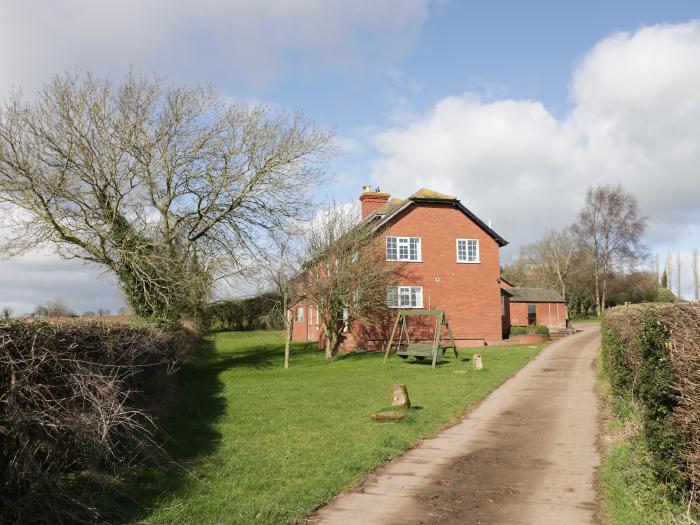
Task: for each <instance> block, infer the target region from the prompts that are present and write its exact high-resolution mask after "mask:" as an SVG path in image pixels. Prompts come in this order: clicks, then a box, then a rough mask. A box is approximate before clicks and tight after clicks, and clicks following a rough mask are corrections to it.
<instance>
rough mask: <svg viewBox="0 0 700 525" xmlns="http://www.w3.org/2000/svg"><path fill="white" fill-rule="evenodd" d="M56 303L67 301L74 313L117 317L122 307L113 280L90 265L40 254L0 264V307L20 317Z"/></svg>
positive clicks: (16, 258) (28, 255)
mask: <svg viewBox="0 0 700 525" xmlns="http://www.w3.org/2000/svg"><path fill="white" fill-rule="evenodd" d="M55 299H64V300H66V301H67V304H68V306H69V307H70V308H71V309H73V310H74V311H76V312H77V313H82V312H85V311H87V310H92V311H95V310H97V309H98V308H109V309H111V310H112V312H114V313H116V311H117V309H118V308H119V307H120V306H123V304H124V303H123V301H122V299H121V298H120V296H119V293H118V291H117V286H116V285H115V283H114V280H113V279H112V278H111V277H110V276H108V275H104V274H103V273H102V272H101V271H100V270H99V269H98V268H96V267H95V266H93V265H84V264H81V263H79V262H77V261H66V260H64V259H61V258H60V257H58V256H57V255H51V254H45V253H40V252H32V253H29V254H26V255H23V256H20V257H15V258H13V259H10V260H8V261H2V262H0V307H6V306H8V307H10V308H12V310H13V311H14V313H15V315H22V314H27V313H30V312H31V311H32V310H34V307H36V306H37V305H39V304H43V303H45V302H46V301H51V300H55Z"/></svg>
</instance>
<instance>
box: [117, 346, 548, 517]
mask: <svg viewBox="0 0 700 525" xmlns="http://www.w3.org/2000/svg"><path fill="white" fill-rule="evenodd" d="M282 344H283V340H282V336H281V334H280V333H278V332H248V333H235V332H222V333H219V334H216V335H214V336H213V338H212V344H211V347H210V348H209V349H208V350H206V352H205V353H204V354H203V355H201V356H199V357H198V358H197V359H196V360H195V361H194V362H192V363H189V364H187V365H186V366H185V367H184V369H183V370H182V371H181V373H180V376H181V377H180V381H181V390H182V392H183V393H184V396H185V398H184V399H183V401H182V402H181V403H180V404H179V406H178V410H177V411H176V412H175V413H174V414H172V415H171V416H170V417H169V418H168V419H167V432H168V435H169V438H168V440H167V451H168V453H169V454H170V456H171V457H172V458H173V459H174V460H175V461H176V462H177V463H178V466H171V467H163V468H151V469H148V470H141V471H139V472H138V473H136V475H134V476H133V477H132V478H130V479H129V480H127V481H125V482H124V483H123V484H122V486H121V488H120V491H121V495H122V496H121V499H122V502H121V504H122V506H123V507H124V506H126V507H127V508H128V509H129V512H128V513H127V514H122V516H121V517H122V519H124V520H125V521H145V522H148V523H284V522H292V521H295V520H298V519H300V518H302V517H304V516H307V515H309V514H310V513H311V512H313V511H314V509H316V508H317V507H318V506H319V505H322V504H323V503H325V502H328V501H330V500H331V499H332V498H333V496H334V495H335V494H337V493H339V492H341V491H344V490H348V489H350V488H351V487H353V486H354V485H356V484H357V483H358V482H360V481H361V480H362V479H363V477H364V476H365V475H366V474H367V473H368V472H370V471H371V470H373V469H375V468H376V467H378V466H379V465H381V464H383V463H385V462H387V461H389V460H391V459H392V458H395V457H396V456H398V455H399V454H401V453H402V452H403V451H405V450H406V449H407V448H410V447H412V446H414V445H415V444H416V443H417V442H418V441H419V440H420V439H422V438H424V437H426V436H430V435H432V434H434V433H435V432H436V431H437V430H439V429H440V428H443V427H445V426H447V425H449V424H450V423H453V422H455V421H457V420H458V419H459V418H460V416H461V415H462V414H463V413H464V411H465V409H468V408H469V407H472V406H474V405H475V404H476V403H478V402H479V401H480V400H481V399H483V398H484V396H486V394H488V393H489V392H490V391H492V390H493V389H494V388H496V387H497V386H499V385H500V384H501V383H503V382H504V381H505V380H506V379H507V378H508V377H510V376H512V375H513V374H514V373H515V372H516V371H517V370H518V369H520V368H521V367H522V366H523V365H524V364H526V363H527V362H528V361H529V360H530V359H532V358H533V357H534V356H535V355H536V354H537V353H538V351H539V349H540V348H541V345H537V346H520V347H519V346H510V347H502V348H499V347H488V348H479V349H478V350H477V349H473V350H474V351H478V352H480V353H481V354H482V355H483V357H484V363H485V369H484V370H482V371H479V372H476V371H473V370H472V369H471V356H472V355H473V353H474V351H471V350H462V351H460V354H459V359H455V358H454V357H451V358H448V359H447V360H446V361H444V362H443V363H441V364H440V365H439V366H438V367H437V369H435V370H433V369H431V367H430V363H429V362H428V361H427V360H426V362H424V363H419V362H415V361H413V360H412V359H411V360H408V361H402V360H401V359H399V358H398V357H396V356H392V357H391V358H390V359H389V360H388V362H387V363H386V365H384V366H383V365H382V359H383V356H382V355H380V354H376V353H371V354H352V355H343V356H340V357H339V358H338V359H336V360H334V361H332V362H327V361H326V360H325V359H324V357H323V354H322V353H320V352H318V351H315V350H314V349H313V345H310V344H307V345H303V344H298V345H295V346H294V348H293V353H292V360H291V368H290V369H288V370H285V369H283V368H282V348H283V346H282ZM450 356H452V353H451V352H450ZM394 383H405V384H406V385H407V386H408V392H409V396H410V398H411V402H412V404H413V408H412V409H411V410H409V412H408V415H407V417H405V418H404V419H403V420H401V421H397V422H388V423H378V422H375V421H372V420H371V419H370V415H371V414H373V413H376V412H381V411H385V410H387V409H389V407H388V406H387V405H388V404H389V390H390V387H391V385H392V384H394Z"/></svg>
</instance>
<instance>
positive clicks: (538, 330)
mask: <svg viewBox="0 0 700 525" xmlns="http://www.w3.org/2000/svg"><path fill="white" fill-rule="evenodd" d="M531 331H532V333H535V334H538V335H549V328H547V327H546V326H545V325H543V324H537V325H535V326H533V327H532V328H531Z"/></svg>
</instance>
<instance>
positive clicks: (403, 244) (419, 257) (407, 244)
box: [386, 235, 423, 262]
mask: <svg viewBox="0 0 700 525" xmlns="http://www.w3.org/2000/svg"><path fill="white" fill-rule="evenodd" d="M390 239H395V240H396V257H391V256H390V255H389V242H390ZM412 241H413V242H414V244H415V245H416V250H415V252H416V258H415V259H411V243H412ZM422 244H423V243H422V242H421V238H420V237H397V236H395V235H387V237H386V260H387V261H401V262H423V253H422V250H421V245H422ZM401 248H404V249H405V253H406V256H405V257H402V256H401Z"/></svg>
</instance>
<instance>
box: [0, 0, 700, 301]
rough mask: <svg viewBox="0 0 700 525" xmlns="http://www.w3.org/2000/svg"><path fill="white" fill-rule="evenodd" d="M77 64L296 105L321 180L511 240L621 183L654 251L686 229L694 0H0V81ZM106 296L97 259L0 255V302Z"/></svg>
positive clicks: (693, 225) (327, 191)
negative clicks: (421, 193) (454, 217)
mask: <svg viewBox="0 0 700 525" xmlns="http://www.w3.org/2000/svg"><path fill="white" fill-rule="evenodd" d="M78 67H80V68H83V69H87V70H90V71H92V72H95V73H97V74H99V75H104V76H109V77H110V78H114V79H115V80H119V78H120V77H122V76H123V75H124V73H125V72H126V71H128V70H129V69H130V68H134V69H136V70H138V71H142V72H145V73H155V74H158V75H161V76H164V77H166V78H168V79H169V80H171V81H172V82H174V83H183V84H194V83H197V84H210V85H213V86H215V87H216V88H217V89H218V90H219V91H220V93H221V94H222V96H223V97H225V98H226V99H228V100H239V101H243V102H247V103H254V104H269V105H273V106H276V107H281V108H287V109H290V110H292V111H301V112H303V113H304V114H306V115H307V116H309V117H310V118H312V119H313V120H314V121H315V122H316V123H318V124H319V125H320V126H323V127H325V128H329V129H332V130H333V131H334V132H335V134H336V141H337V144H338V146H339V148H340V150H341V151H342V154H341V155H340V156H338V157H337V158H335V159H333V161H332V162H331V163H330V165H329V167H328V168H329V171H330V174H331V176H332V183H330V184H328V185H324V186H323V187H322V188H317V189H315V194H316V195H317V197H318V198H319V199H334V200H336V201H339V202H349V201H354V200H356V199H357V197H358V195H359V192H360V189H361V187H362V186H363V185H364V184H371V185H373V186H379V187H380V188H381V189H382V190H383V191H388V192H390V193H391V194H392V195H395V196H397V197H406V196H408V195H410V194H411V193H413V192H414V191H415V190H417V189H418V188H420V187H423V186H427V187H430V188H432V189H435V190H437V191H441V192H444V193H452V194H454V195H456V196H457V197H458V198H460V199H461V201H462V202H463V203H464V204H465V205H466V206H467V207H468V208H470V209H471V210H472V211H474V212H475V213H477V214H478V215H479V216H480V217H482V218H483V219H484V220H488V219H490V220H491V222H492V225H493V227H494V229H495V230H496V231H498V232H499V234H501V235H502V236H503V237H505V238H506V239H508V240H509V241H510V245H509V247H507V248H506V249H505V250H504V251H503V252H502V263H507V262H508V261H509V260H510V258H512V257H513V256H514V255H515V254H516V253H517V249H518V247H520V246H522V245H523V244H526V243H528V242H532V241H534V240H536V239H538V238H539V237H541V236H542V234H543V233H545V232H546V231H547V230H548V229H550V228H561V227H564V226H566V225H568V224H570V223H571V222H572V221H573V220H574V219H575V217H576V214H577V212H578V210H579V209H580V207H581V205H582V203H583V199H584V197H585V191H586V189H587V188H589V187H591V186H592V185H595V184H599V183H621V184H622V185H623V186H624V188H625V189H627V190H629V191H631V192H633V193H634V194H635V196H636V197H637V199H638V200H639V204H640V207H641V209H642V212H643V213H644V215H645V216H646V217H647V218H648V229H647V234H646V236H645V242H646V244H647V246H648V249H649V251H650V253H651V254H659V256H660V258H661V260H662V261H663V259H664V257H665V255H666V253H667V252H669V251H673V252H680V253H681V254H682V258H683V259H682V260H683V264H684V270H683V277H684V293H685V294H686V295H687V296H690V294H691V292H690V288H691V280H690V262H689V261H690V254H691V252H692V250H693V249H695V248H698V247H700V206H699V205H698V203H700V6H699V5H698V3H697V2H696V1H680V0H677V1H673V2H658V1H640V0H636V1H617V2H609V1H607V2H598V1H588V2H561V1H531V2H520V1H510V2H506V1H490V2H473V1H463V2H460V1H457V0H335V1H328V0H238V1H236V2H229V1H225V0H199V1H184V0H150V1H147V2H144V1H142V0H122V1H120V2H107V1H99V0H93V1H90V0H5V1H3V2H2V3H1V4H0V98H4V97H5V96H7V94H8V93H9V92H10V91H11V90H12V89H14V88H21V89H22V90H23V92H24V93H25V94H26V95H27V96H28V97H31V95H32V93H35V92H36V90H37V89H39V88H40V87H41V86H42V84H43V83H44V82H46V81H47V80H49V79H50V78H51V77H52V76H53V75H55V74H59V73H62V72H65V71H74V70H75V69H76V68H78ZM58 298H61V299H64V300H65V301H66V302H67V303H68V304H69V306H71V307H72V308H73V309H74V310H76V311H78V312H82V311H86V310H95V309H97V308H100V307H103V308H110V309H112V310H113V311H116V309H117V308H118V307H119V306H121V305H122V304H123V301H122V299H121V298H120V295H119V292H118V287H117V286H116V285H115V283H114V281H113V279H112V278H111V277H110V276H109V275H108V274H104V272H103V271H102V270H101V269H99V268H95V267H91V266H85V265H82V264H81V263H79V262H77V261H64V260H61V259H60V258H58V256H56V255H53V254H51V253H50V252H48V251H47V250H43V251H35V252H31V253H28V254H26V255H24V256H20V257H15V258H12V259H10V260H4V261H0V306H9V307H11V308H13V310H14V311H15V313H17V314H20V313H25V312H29V311H31V310H32V309H33V308H34V306H36V305H37V304H40V303H42V302H45V301H47V300H52V299H58Z"/></svg>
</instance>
